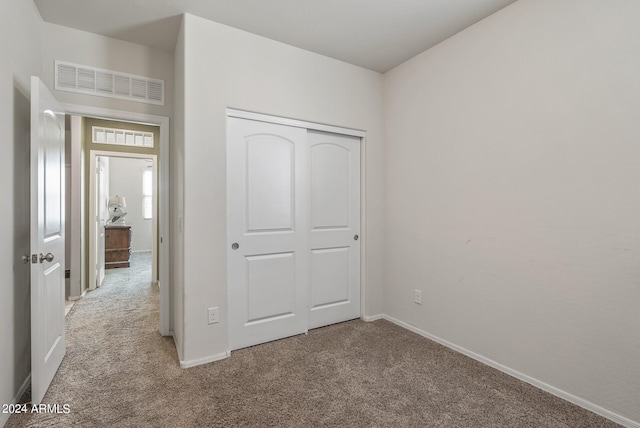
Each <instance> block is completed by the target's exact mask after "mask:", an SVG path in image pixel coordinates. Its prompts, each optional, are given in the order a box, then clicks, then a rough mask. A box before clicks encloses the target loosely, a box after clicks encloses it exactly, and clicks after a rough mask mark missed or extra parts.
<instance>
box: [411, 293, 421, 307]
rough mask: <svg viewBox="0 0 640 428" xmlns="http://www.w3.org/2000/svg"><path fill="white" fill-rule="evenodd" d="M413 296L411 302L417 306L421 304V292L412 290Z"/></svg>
mask: <svg viewBox="0 0 640 428" xmlns="http://www.w3.org/2000/svg"><path fill="white" fill-rule="evenodd" d="M413 291H414V292H415V294H414V295H413V301H414V302H415V303H417V304H419V305H421V304H422V290H413Z"/></svg>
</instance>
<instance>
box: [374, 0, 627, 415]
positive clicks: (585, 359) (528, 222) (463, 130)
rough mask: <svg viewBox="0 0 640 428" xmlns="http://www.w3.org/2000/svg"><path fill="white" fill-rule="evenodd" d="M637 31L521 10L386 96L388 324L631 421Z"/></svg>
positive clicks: (613, 10) (617, 17)
mask: <svg viewBox="0 0 640 428" xmlns="http://www.w3.org/2000/svg"><path fill="white" fill-rule="evenodd" d="M638 16H640V3H638V2H636V1H632V0H619V1H616V2H613V3H611V2H602V1H598V0H582V1H573V0H563V1H557V0H520V1H518V2H516V3H515V4H513V5H512V6H510V7H507V8H506V9H503V10H502V11H500V12H498V13H497V14H495V15H493V16H491V17H490V18H488V19H486V20H484V21H482V22H480V23H478V24H476V25H475V26H473V27H471V28H469V29H467V30H465V31H463V32H461V33H459V34H458V35H456V36H454V37H453V38H451V39H449V40H447V41H445V42H443V43H442V44H440V45H438V46H436V47H435V48H433V49H431V50H429V51H427V52H424V53H422V54H421V55H418V56H417V57H415V58H413V59H412V60H410V61H408V62H406V63H405V64H402V65H401V66H399V67H397V68H395V69H393V70H392V71H390V72H389V73H387V74H386V75H385V81H384V101H385V172H386V181H385V186H386V187H385V188H386V199H387V200H386V211H385V212H386V218H385V232H386V233H385V244H386V247H385V248H386V252H385V260H386V274H385V283H386V288H385V299H384V301H385V308H384V310H385V312H386V313H387V314H389V315H390V316H392V317H395V318H396V319H398V320H401V321H403V322H405V323H407V324H409V325H412V326H415V327H417V328H418V329H420V330H422V331H424V332H428V333H430V334H433V335H435V336H438V337H440V338H442V339H445V340H447V341H449V342H452V343H453V344H455V345H458V346H461V347H463V348H466V349H467V350H470V351H472V352H475V353H477V354H479V355H481V356H484V357H486V358H489V359H491V360H493V361H495V362H497V363H499V364H503V365H504V366H506V367H508V368H511V369H514V370H517V371H519V372H521V373H523V374H525V375H528V376H530V377H532V378H535V379H537V380H539V381H542V382H545V383H547V384H549V385H551V386H553V387H556V388H559V389H560V390H563V391H565V392H567V393H569V394H573V395H574V396H577V397H578V398H581V399H583V400H586V401H588V402H592V403H595V404H596V405H598V406H600V407H601V408H603V409H605V410H610V411H613V412H616V413H618V414H619V415H622V416H625V417H627V418H629V419H632V420H635V421H640V406H639V403H640V334H639V327H640V288H639V286H638V284H639V279H640V226H639V225H640V220H639V219H640V193H639V191H638V188H639V183H640V131H639V129H640V128H638V122H639V118H640V56H639V55H638V52H640V25H638V19H637V18H638ZM414 289H421V290H422V300H423V304H422V305H421V306H420V305H416V304H414V303H413V293H414Z"/></svg>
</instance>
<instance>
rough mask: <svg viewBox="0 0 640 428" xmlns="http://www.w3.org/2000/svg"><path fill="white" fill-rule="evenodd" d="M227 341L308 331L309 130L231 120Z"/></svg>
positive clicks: (238, 343)
mask: <svg viewBox="0 0 640 428" xmlns="http://www.w3.org/2000/svg"><path fill="white" fill-rule="evenodd" d="M227 127H228V128H227V156H228V158H227V171H228V172H227V179H228V192H227V193H228V244H229V250H228V263H229V270H228V272H229V308H230V313H229V336H230V337H229V343H230V347H231V349H238V348H242V347H246V346H251V345H255V344H258V343H263V342H268V341H271V340H275V339H280V338H283V337H287V336H292V335H295V334H300V333H304V332H306V331H307V329H308V322H307V284H308V257H307V251H308V247H307V228H308V226H307V221H308V203H307V200H308V178H307V172H306V171H307V164H308V157H307V153H308V150H307V147H306V130H305V129H302V128H295V127H289V126H283V125H274V124H269V123H263V122H254V121H250V120H245V119H238V118H229V119H228V121H227Z"/></svg>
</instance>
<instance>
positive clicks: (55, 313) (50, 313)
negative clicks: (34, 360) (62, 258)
mask: <svg viewBox="0 0 640 428" xmlns="http://www.w3.org/2000/svg"><path fill="white" fill-rule="evenodd" d="M61 270H62V266H61V265H60V263H55V264H54V265H53V266H51V267H49V268H48V269H45V271H44V293H45V298H46V299H47V301H48V302H60V301H64V295H62V293H63V290H64V284H62V278H64V274H63V273H62V272H61ZM45 312H46V313H45V315H44V317H45V319H46V324H45V334H44V336H45V337H44V340H45V346H46V348H45V349H55V347H56V342H58V341H59V340H60V339H61V337H60V333H59V332H60V330H61V329H64V318H60V313H59V312H60V309H59V308H51V307H48V306H45ZM48 358H49V355H48V354H47V355H45V361H46V360H47V359H48Z"/></svg>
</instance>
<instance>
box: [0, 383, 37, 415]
mask: <svg viewBox="0 0 640 428" xmlns="http://www.w3.org/2000/svg"><path fill="white" fill-rule="evenodd" d="M30 384H31V373H29V374H28V375H27V378H26V379H25V380H24V382H22V385H20V388H18V392H17V393H16V395H15V396H14V397H13V400H11V403H7V404H18V401H20V399H21V398H22V396H23V395H24V393H25V391H26V390H27V388H28V387H29V385H30ZM3 404H4V403H3ZM28 405H29V408H31V403H29V404H28ZM10 417H11V413H0V427H3V426H5V424H6V423H7V422H8V421H9V418H10Z"/></svg>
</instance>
